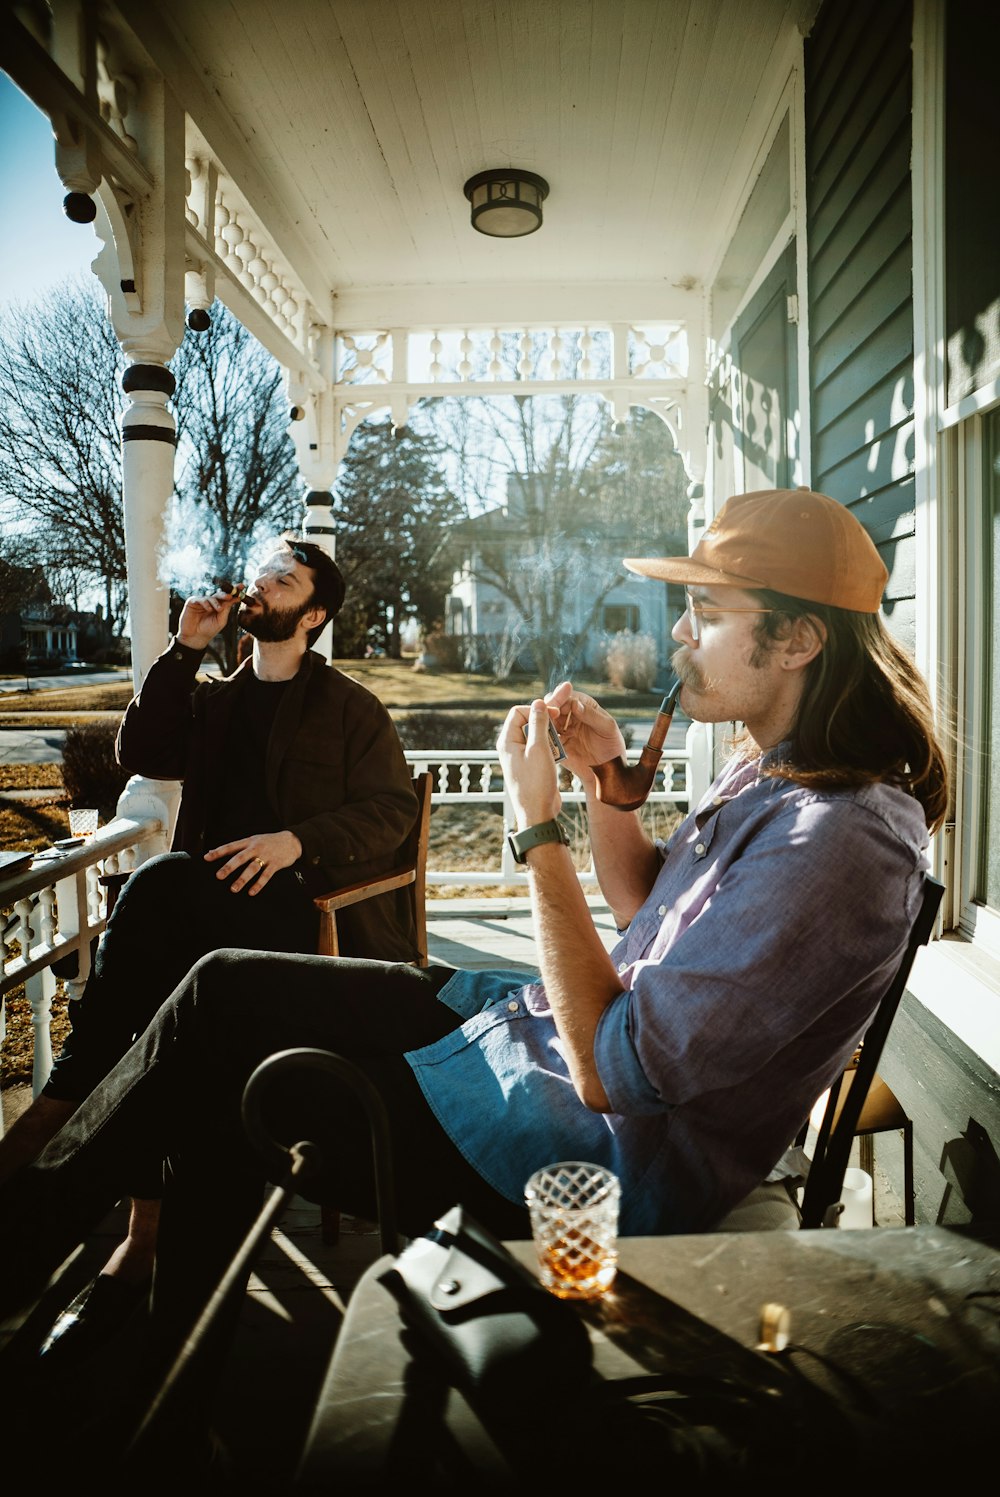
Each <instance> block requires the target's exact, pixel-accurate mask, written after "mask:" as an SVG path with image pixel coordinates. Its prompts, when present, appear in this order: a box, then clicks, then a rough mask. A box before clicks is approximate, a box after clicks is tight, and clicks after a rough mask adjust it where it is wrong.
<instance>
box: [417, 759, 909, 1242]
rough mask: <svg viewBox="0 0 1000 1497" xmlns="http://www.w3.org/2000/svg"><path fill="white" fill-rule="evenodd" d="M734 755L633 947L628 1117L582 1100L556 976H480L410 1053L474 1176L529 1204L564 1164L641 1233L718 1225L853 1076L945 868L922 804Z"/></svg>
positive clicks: (603, 1027) (605, 1059)
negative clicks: (533, 1185) (586, 1165)
mask: <svg viewBox="0 0 1000 1497" xmlns="http://www.w3.org/2000/svg"><path fill="white" fill-rule="evenodd" d="M788 748H789V746H788V745H787V744H784V745H779V746H778V747H777V748H775V749H772V750H771V751H770V752H769V753H768V754H767V755H765V756H764V757H763V758H762V759H761V760H753V761H746V760H734V761H733V762H731V763H730V764H729V765H728V766H727V767H726V768H725V769H724V770H723V772H722V773H721V774H720V775H719V776H718V778H717V779H716V781H715V782H714V784H713V785H712V786H711V787H710V789H709V790H708V792H707V794H706V796H705V798H704V799H703V800H702V801H701V803H700V804H699V805H698V806H697V807H696V808H695V809H694V810H693V811H692V812H691V813H690V814H689V815H688V816H687V817H686V818H685V820H684V821H683V822H682V823H681V824H680V826H679V827H678V828H677V829H676V831H675V832H674V833H673V835H672V836H671V838H670V840H669V841H668V842H667V844H666V845H665V846H663V845H661V848H660V851H661V856H662V859H663V861H662V865H661V868H660V871H659V874H658V876H657V878H656V881H655V883H654V884H653V887H652V889H651V890H650V893H649V896H648V898H647V899H646V901H645V903H644V904H643V906H642V908H641V909H640V910H639V911H638V912H637V913H636V915H635V917H634V918H633V920H632V921H631V923H630V924H629V926H628V928H627V930H626V931H625V932H624V934H623V935H622V937H621V939H620V940H619V942H618V944H617V945H616V946H615V948H614V950H613V951H612V953H611V958H612V960H613V962H614V964H615V966H616V968H617V970H618V974H619V977H620V979H621V982H622V985H623V987H624V990H625V991H624V992H622V993H621V994H620V995H619V996H618V997H616V998H615V999H614V1000H613V1001H612V1002H611V1003H610V1004H609V1005H608V1007H607V1008H606V1009H605V1011H604V1013H603V1014H602V1016H601V1019H600V1022H599V1025H598V1029H597V1034H596V1042H595V1059H596V1063H597V1070H598V1073H599V1075H600V1078H601V1082H602V1084H603V1086H604V1089H605V1092H606V1093H607V1096H608V1098H609V1100H610V1103H611V1110H610V1111H609V1112H607V1113H597V1112H593V1111H591V1110H590V1109H588V1108H587V1107H585V1106H584V1104H583V1103H582V1102H581V1101H580V1099H579V1097H578V1096H577V1094H576V1091H575V1090H574V1087H573V1084H572V1082H571V1080H570V1074H569V1067H568V1066H567V1064H566V1061H565V1058H564V1055H563V1051H562V1045H561V1042H560V1039H559V1035H558V1032H557V1029H556V1025H555V1022H554V1020H553V1018H552V1014H551V1011H550V1008H549V1005H548V1001H547V999H546V995H545V989H544V987H543V986H542V984H541V982H539V981H534V982H529V983H527V984H525V981H524V974H523V972H511V971H489V972H458V973H456V974H455V975H454V976H453V977H452V978H450V979H449V980H448V982H447V983H446V984H445V986H444V987H443V988H442V990H441V993H440V995H439V998H440V1001H441V1002H443V1003H446V1004H448V1005H449V1007H451V1008H453V1009H454V1010H455V1011H456V1012H457V1013H459V1014H460V1015H461V1016H462V1018H463V1021H464V1022H463V1023H462V1024H461V1026H460V1027H459V1028H457V1029H456V1030H454V1031H453V1032H452V1033H451V1034H448V1035H446V1036H445V1037H444V1038H443V1039H441V1040H438V1041H436V1042H435V1043H433V1044H431V1045H427V1046H425V1047H423V1048H421V1049H419V1050H414V1051H411V1052H410V1053H409V1054H408V1055H407V1057H406V1058H407V1060H408V1061H409V1064H410V1066H411V1067H412V1069H413V1071H414V1073H415V1075H416V1078H417V1080H418V1082H419V1084H420V1087H421V1089H422V1091H423V1094H424V1096H425V1098H426V1099H427V1101H428V1103H429V1105H430V1106H431V1108H432V1109H433V1111H434V1113H435V1115H436V1117H437V1118H438V1120H439V1121H440V1123H441V1124H442V1126H443V1127H444V1129H445V1131H446V1132H447V1133H448V1135H449V1136H450V1138H451V1139H452V1140H453V1142H454V1143H455V1145H456V1146H457V1147H458V1149H460V1151H461V1152H462V1153H463V1154H464V1156H465V1157H466V1158H467V1159H468V1160H469V1162H470V1163H471V1164H472V1165H473V1167H474V1168H475V1169H476V1170H477V1171H478V1172H479V1174H480V1175H482V1176H483V1177H484V1178H485V1179H486V1180H487V1181H489V1183H490V1184H491V1185H492V1186H493V1187H494V1189H496V1190H497V1191H499V1192H500V1194H501V1195H504V1196H506V1197H508V1198H509V1199H510V1200H512V1201H518V1202H520V1201H523V1192H524V1184H525V1181H526V1180H527V1178H528V1176H529V1175H530V1174H531V1173H532V1172H533V1171H534V1170H535V1169H537V1168H539V1167H540V1166H542V1165H545V1164H552V1163H554V1162H555V1161H557V1160H561V1159H588V1160H592V1161H594V1162H595V1163H598V1164H603V1165H606V1166H607V1167H608V1168H609V1169H611V1170H613V1171H614V1172H615V1174H617V1175H618V1176H619V1178H620V1180H621V1185H622V1198H621V1213H620V1230H621V1232H622V1234H623V1235H645V1234H661V1233H670V1232H700V1231H707V1230H711V1228H712V1227H713V1226H715V1225H716V1224H717V1223H718V1222H719V1221H720V1220H721V1219H722V1217H724V1216H725V1215H726V1213H727V1212H728V1211H729V1210H730V1209H731V1208H732V1207H733V1206H734V1205H736V1204H737V1202H739V1201H740V1200H742V1199H743V1197H744V1196H745V1195H746V1194H747V1193H748V1192H749V1191H750V1190H752V1189H753V1188H754V1187H755V1186H756V1185H758V1184H760V1182H761V1181H762V1180H764V1179H765V1178H766V1176H767V1175H768V1173H769V1172H770V1171H771V1169H772V1168H773V1167H774V1165H775V1163H776V1162H777V1161H778V1160H779V1159H780V1157H781V1155H782V1154H783V1153H784V1152H785V1150H786V1148H788V1146H789V1145H790V1144H791V1143H792V1141H793V1139H794V1137H795V1135H796V1133H797V1132H798V1129H799V1127H800V1126H801V1124H802V1122H803V1119H804V1118H805V1117H806V1116H807V1114H808V1112H809V1110H810V1108H811V1107H812V1105H813V1103H814V1102H815V1100H816V1098H817V1097H818V1096H819V1095H820V1094H821V1093H822V1092H823V1091H825V1090H826V1088H827V1087H828V1086H829V1085H830V1084H831V1082H832V1081H833V1079H834V1077H835V1076H837V1075H838V1074H839V1073H840V1072H841V1071H842V1069H843V1067H844V1065H845V1064H846V1062H847V1060H848V1058H849V1057H850V1055H851V1054H852V1052H853V1050H854V1048H855V1046H856V1045H857V1043H858V1041H859V1039H860V1038H861V1036H862V1034H863V1032H864V1030H865V1028H866V1026H867V1023H868V1021H869V1019H870V1017H871V1015H872V1013H873V1011H874V1009H875V1006H876V1004H877V1002H878V1000H879V998H880V997H881V994H882V991H883V989H884V988H885V986H886V984H887V983H888V981H889V978H890V976H891V974H892V972H893V970H894V968H895V966H896V965H897V964H898V962H899V960H900V958H901V956H902V952H903V948H904V947H905V945H906V941H907V939H908V937H909V932H910V927H911V925H912V923H913V921H914V919H915V918H916V914H917V910H918V907H919V902H920V898H921V892H922V885H923V873H924V870H925V869H926V866H927V865H926V858H925V855H924V849H925V848H926V845H927V829H926V825H925V822H924V815H923V810H922V808H921V806H920V805H919V803H918V802H917V801H916V800H915V799H914V798H913V797H912V796H910V795H908V794H906V793H905V792H904V791H902V790H899V789H897V788H895V787H893V786H890V785H884V784H880V785H872V786H866V787H864V788H862V789H856V790H815V789H806V788H804V787H802V786H799V785H796V784H794V783H793V782H792V781H790V780H787V779H784V778H781V777H776V776H774V775H767V774H762V773H761V770H762V768H764V767H766V766H767V765H769V764H773V763H774V762H775V761H777V760H778V758H779V756H781V755H782V754H784V756H785V757H787V753H788Z"/></svg>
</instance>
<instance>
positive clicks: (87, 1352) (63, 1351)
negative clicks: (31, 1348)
mask: <svg viewBox="0 0 1000 1497" xmlns="http://www.w3.org/2000/svg"><path fill="white" fill-rule="evenodd" d="M148 1299H149V1286H148V1285H147V1284H142V1285H136V1284H126V1283H124V1282H123V1281H122V1280H120V1279H116V1278H112V1277H111V1275H110V1274H103V1273H102V1274H98V1275H97V1278H96V1279H92V1280H91V1281H90V1283H89V1284H87V1285H86V1286H85V1287H84V1288H83V1289H81V1290H80V1293H79V1294H78V1295H77V1297H76V1299H74V1300H73V1301H72V1302H71V1303H70V1304H68V1305H67V1306H66V1308H65V1310H63V1311H62V1312H61V1314H60V1315H59V1316H58V1318H57V1319H56V1321H55V1323H54V1325H53V1326H52V1329H51V1330H50V1331H49V1333H48V1335H47V1336H46V1338H45V1340H44V1341H43V1342H42V1345H41V1347H40V1348H39V1352H38V1355H39V1358H40V1359H41V1361H42V1364H43V1366H44V1369H45V1370H46V1371H47V1372H57V1371H58V1372H61V1371H62V1370H63V1368H66V1369H67V1370H69V1369H71V1368H76V1367H79V1366H81V1365H82V1363H84V1362H86V1361H87V1360H88V1359H89V1358H90V1357H92V1356H93V1355H94V1354H95V1353H96V1352H98V1351H100V1349H101V1348H102V1347H103V1346H105V1345H106V1343H107V1342H108V1341H110V1340H111V1338H112V1337H113V1336H115V1335H117V1333H118V1332H119V1331H120V1330H121V1329H122V1327H123V1326H124V1325H125V1323H126V1321H128V1320H130V1319H131V1318H132V1315H133V1314H134V1313H135V1311H136V1310H137V1309H138V1308H139V1306H140V1305H144V1304H145V1303H146V1301H147V1300H148Z"/></svg>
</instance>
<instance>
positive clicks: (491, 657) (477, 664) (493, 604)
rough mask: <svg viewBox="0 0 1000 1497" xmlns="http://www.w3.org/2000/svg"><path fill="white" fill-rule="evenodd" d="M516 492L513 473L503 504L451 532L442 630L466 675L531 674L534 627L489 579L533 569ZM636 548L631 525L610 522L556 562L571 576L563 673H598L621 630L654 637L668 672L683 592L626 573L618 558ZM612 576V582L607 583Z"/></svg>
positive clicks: (565, 587) (565, 589) (661, 669)
mask: <svg viewBox="0 0 1000 1497" xmlns="http://www.w3.org/2000/svg"><path fill="white" fill-rule="evenodd" d="M521 492H522V491H521V485H520V483H519V482H518V481H517V477H516V475H513V474H512V475H511V476H510V478H509V480H508V487H507V502H506V504H503V505H499V506H498V507H497V508H495V509H491V510H487V511H484V513H482V514H480V515H475V516H473V517H472V518H470V519H468V520H463V521H462V523H461V524H459V525H457V526H456V527H455V529H454V531H453V533H452V543H453V546H454V548H455V554H456V558H457V560H458V564H457V565H456V568H455V572H454V576H453V579H452V585H451V590H450V592H449V594H448V597H447V600H446V604H445V633H446V634H449V635H452V636H460V637H461V638H463V639H464V640H465V641H466V645H465V649H464V651H463V654H464V659H465V664H466V668H467V669H469V670H479V669H496V668H497V666H498V665H506V666H508V667H509V666H514V667H515V668H517V669H524V670H530V669H532V668H533V666H534V661H533V657H532V649H531V636H532V626H531V624H530V623H529V622H527V621H526V620H525V618H524V617H523V615H522V613H521V611H520V610H519V609H518V607H517V605H516V604H515V603H514V602H513V601H512V599H511V598H510V597H509V596H508V595H507V593H506V592H504V591H503V590H502V589H501V588H500V587H498V586H497V585H496V583H494V582H492V581H490V580H489V578H490V577H492V576H496V575H497V573H498V571H499V572H501V573H503V574H504V575H511V576H516V574H517V573H518V571H522V572H523V571H525V570H529V569H530V568H531V566H532V564H533V561H534V558H532V557H531V556H530V555H526V550H527V549H528V548H529V547H530V545H531V544H532V543H531V542H530V541H528V540H526V536H525V525H524V513H523V500H522V498H521ZM635 549H636V547H635V541H634V537H632V538H631V539H630V532H629V530H628V528H627V527H626V526H624V525H611V526H609V527H608V528H607V530H606V531H605V532H604V533H603V534H594V535H592V536H590V537H588V543H587V545H586V547H585V548H580V547H579V545H577V544H576V543H574V544H573V546H572V548H569V547H568V548H567V550H566V554H565V555H564V556H562V557H560V558H557V559H556V565H559V566H561V567H563V568H565V570H566V572H567V573H568V576H567V578H566V580H565V582H563V583H562V584H561V587H562V602H563V612H564V622H563V626H562V629H561V631H560V632H561V637H562V642H563V648H564V650H565V652H566V656H567V658H566V660H565V668H566V670H567V671H569V670H572V669H574V668H579V667H581V666H582V667H584V668H586V669H587V670H589V671H594V672H596V671H599V670H600V669H601V667H602V665H603V656H604V649H605V647H606V644H607V642H608V640H609V639H610V638H611V636H613V635H615V634H619V633H623V632H624V633H629V634H648V635H651V636H652V638H653V639H654V640H655V641H656V645H657V671H658V677H663V676H665V675H666V674H667V671H668V660H669V655H670V651H671V648H672V646H671V641H670V629H671V626H672V624H673V622H674V620H675V619H676V617H677V615H678V613H679V612H680V609H681V607H682V606H683V598H682V592H681V589H679V588H674V587H669V588H668V586H667V585H666V584H665V583H662V582H657V581H654V580H652V579H649V578H642V577H636V576H634V575H632V574H630V573H625V572H623V571H622V568H621V560H622V557H623V556H627V555H629V554H633V553H634V552H635ZM612 578H617V580H616V581H614V583H613V585H611V586H609V585H608V583H609V580H610V579H612ZM602 593H603V596H602V597H601V598H600V602H599V604H598V607H597V611H596V615H595V617H594V618H593V620H592V621H591V622H590V623H589V625H588V624H587V621H588V618H589V616H590V614H591V612H592V611H593V609H594V604H595V600H596V599H597V598H598V596H599V595H600V594H602ZM585 625H587V627H586V628H584V626H585ZM581 630H584V634H583V643H582V647H581V648H580V650H579V652H578V653H577V654H576V658H575V659H574V658H570V656H571V655H572V654H573V653H574V649H573V647H574V644H575V641H576V639H577V637H578V635H579V634H580V632H581Z"/></svg>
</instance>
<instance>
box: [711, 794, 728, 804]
mask: <svg viewBox="0 0 1000 1497" xmlns="http://www.w3.org/2000/svg"><path fill="white" fill-rule="evenodd" d="M725 804H726V797H725V796H724V795H717V796H716V797H715V799H714V800H713V801H712V805H713V806H724V805H725Z"/></svg>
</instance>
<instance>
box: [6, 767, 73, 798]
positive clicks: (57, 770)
mask: <svg viewBox="0 0 1000 1497" xmlns="http://www.w3.org/2000/svg"><path fill="white" fill-rule="evenodd" d="M62 782H63V776H62V765H61V764H0V792H2V791H4V790H49V789H54V790H61V789H62Z"/></svg>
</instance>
